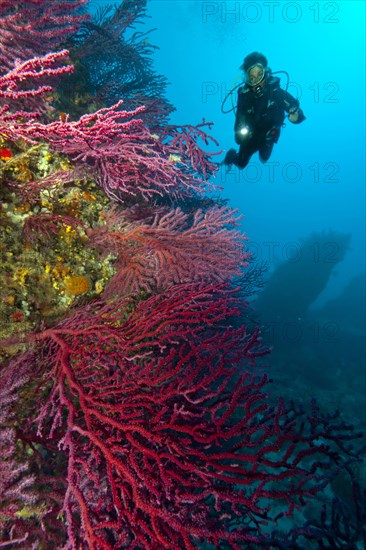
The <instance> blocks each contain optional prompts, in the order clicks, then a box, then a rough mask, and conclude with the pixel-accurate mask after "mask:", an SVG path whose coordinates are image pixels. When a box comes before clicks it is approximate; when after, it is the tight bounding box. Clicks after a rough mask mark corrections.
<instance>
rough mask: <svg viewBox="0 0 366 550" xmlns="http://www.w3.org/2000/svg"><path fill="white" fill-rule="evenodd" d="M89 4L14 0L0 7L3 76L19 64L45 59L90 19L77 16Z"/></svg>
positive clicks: (0, 69)
mask: <svg viewBox="0 0 366 550" xmlns="http://www.w3.org/2000/svg"><path fill="white" fill-rule="evenodd" d="M87 2H88V0H66V1H65V0H61V1H60V0H14V1H12V2H4V1H3V2H1V3H0V18H1V26H0V73H1V72H4V71H5V70H9V69H10V68H11V67H12V66H13V65H14V62H15V61H20V62H22V61H25V60H27V59H30V58H33V57H38V56H43V55H45V54H47V53H48V52H50V51H54V50H55V49H56V48H58V47H59V45H60V44H61V42H62V40H64V39H65V38H66V37H67V36H68V35H70V34H71V33H73V32H75V31H76V30H77V29H78V28H79V27H80V25H81V23H82V22H83V21H85V20H87V19H88V16H87V15H86V14H81V15H77V14H76V13H75V12H76V11H77V10H78V9H79V8H80V7H82V6H83V5H85V4H86V3H87Z"/></svg>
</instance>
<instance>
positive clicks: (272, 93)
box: [223, 52, 306, 168]
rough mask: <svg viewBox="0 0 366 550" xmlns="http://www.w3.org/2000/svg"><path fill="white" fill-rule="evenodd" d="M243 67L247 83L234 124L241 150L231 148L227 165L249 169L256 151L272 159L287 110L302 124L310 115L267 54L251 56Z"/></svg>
mask: <svg viewBox="0 0 366 550" xmlns="http://www.w3.org/2000/svg"><path fill="white" fill-rule="evenodd" d="M240 68H241V69H243V70H244V76H245V78H244V82H245V84H244V86H241V87H240V88H239V90H238V104H237V110H236V118H235V126H234V131H235V141H236V143H237V144H238V145H240V148H239V152H238V153H237V152H236V151H235V149H230V150H229V151H228V152H227V153H226V156H225V159H224V161H223V164H226V165H228V166H231V165H232V164H235V166H238V167H239V168H245V167H246V166H247V164H248V163H249V160H250V158H251V156H252V155H253V154H254V153H255V152H256V151H258V152H259V158H260V160H261V161H262V162H266V161H267V160H268V159H269V157H270V156H271V153H272V149H273V145H274V144H275V143H277V141H278V139H279V137H280V132H281V126H282V125H283V122H284V120H285V112H286V113H288V119H289V120H290V122H292V123H293V124H300V122H303V120H305V118H306V117H305V116H304V113H303V112H302V110H301V109H300V104H299V102H298V100H297V99H295V98H294V97H293V96H292V95H291V94H289V93H288V92H287V91H285V90H283V89H282V88H281V87H280V79H279V78H277V77H276V76H273V74H272V71H271V69H270V68H269V67H268V62H267V59H266V57H265V56H264V55H263V54H261V53H259V52H253V53H251V54H249V55H247V56H246V58H245V59H244V63H243V65H242V66H241V67H240Z"/></svg>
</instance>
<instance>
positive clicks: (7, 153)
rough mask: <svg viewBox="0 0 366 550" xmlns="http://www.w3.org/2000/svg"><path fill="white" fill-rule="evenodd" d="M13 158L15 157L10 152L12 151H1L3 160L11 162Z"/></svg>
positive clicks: (0, 154)
mask: <svg viewBox="0 0 366 550" xmlns="http://www.w3.org/2000/svg"><path fill="white" fill-rule="evenodd" d="M12 156H13V153H12V152H11V151H10V149H5V147H3V148H2V149H0V159H1V160H9V159H11V157H12Z"/></svg>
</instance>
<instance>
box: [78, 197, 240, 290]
mask: <svg viewBox="0 0 366 550" xmlns="http://www.w3.org/2000/svg"><path fill="white" fill-rule="evenodd" d="M130 215H132V216H134V213H133V209H132V210H131V209H125V210H122V211H120V212H118V210H111V211H110V213H109V214H108V216H107V218H106V220H105V221H106V223H105V225H103V226H102V227H100V228H98V229H96V230H93V231H89V233H88V234H89V245H90V246H92V247H95V248H97V249H98V250H100V251H101V252H102V253H104V255H105V254H106V252H108V253H112V254H114V255H115V256H116V262H115V267H116V270H117V273H116V275H115V276H114V277H113V279H112V280H111V281H110V282H109V284H108V287H107V289H106V292H105V296H109V297H111V296H113V295H115V294H116V293H117V294H118V295H125V294H128V293H129V292H138V291H141V290H145V291H147V292H156V291H161V290H164V289H166V288H168V287H169V286H171V285H172V284H177V283H186V282H193V281H206V282H213V281H214V282H223V281H229V280H232V279H233V277H234V276H239V275H240V274H241V273H242V270H243V268H244V267H245V266H246V265H247V264H246V259H247V258H248V256H249V254H247V253H245V251H244V240H245V238H244V236H243V235H242V234H240V232H239V231H238V230H235V229H233V227H235V226H236V225H237V224H238V217H237V216H236V212H235V211H234V210H232V209H230V208H227V207H221V208H219V207H212V208H209V209H207V210H206V211H205V212H203V211H202V210H197V211H196V212H195V213H194V215H193V216H190V215H189V214H186V213H184V212H182V211H181V210H180V209H179V208H177V209H168V208H161V209H160V211H159V210H157V211H156V213H155V215H154V217H153V219H152V220H151V221H150V223H148V222H147V218H148V213H146V215H145V216H144V210H142V211H141V212H140V213H139V215H140V216H141V219H140V220H139V221H135V222H129V221H128V219H129V216H130Z"/></svg>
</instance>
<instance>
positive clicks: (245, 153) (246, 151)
mask: <svg viewBox="0 0 366 550" xmlns="http://www.w3.org/2000/svg"><path fill="white" fill-rule="evenodd" d="M256 151H257V148H256V147H255V145H254V143H248V142H246V143H243V144H242V145H240V149H239V153H238V158H237V160H236V163H235V164H236V166H238V167H239V168H245V167H246V166H247V164H248V163H249V161H250V157H251V156H252V155H253V153H255V152H256Z"/></svg>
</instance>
